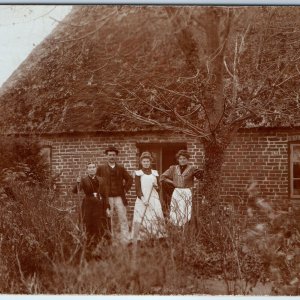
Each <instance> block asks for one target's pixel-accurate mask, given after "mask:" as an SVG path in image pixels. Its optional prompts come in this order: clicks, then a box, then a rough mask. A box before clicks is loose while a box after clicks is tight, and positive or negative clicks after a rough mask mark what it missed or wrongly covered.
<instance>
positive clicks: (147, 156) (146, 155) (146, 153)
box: [140, 151, 153, 161]
mask: <svg viewBox="0 0 300 300" xmlns="http://www.w3.org/2000/svg"><path fill="white" fill-rule="evenodd" d="M144 158H149V159H150V160H151V161H152V160H153V158H152V155H151V153H150V152H148V151H145V152H143V153H142V154H141V157H140V160H142V159H144Z"/></svg>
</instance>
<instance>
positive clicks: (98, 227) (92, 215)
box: [81, 196, 110, 244]
mask: <svg viewBox="0 0 300 300" xmlns="http://www.w3.org/2000/svg"><path fill="white" fill-rule="evenodd" d="M81 213H82V222H83V225H84V227H85V230H86V234H87V240H88V243H92V244H96V243H98V242H99V241H100V240H102V239H105V240H107V241H108V240H109V239H110V219H109V218H108V217H107V216H106V211H105V207H104V203H103V201H102V200H99V199H97V198H95V197H93V196H86V197H85V198H84V199H83V200H82V206H81Z"/></svg>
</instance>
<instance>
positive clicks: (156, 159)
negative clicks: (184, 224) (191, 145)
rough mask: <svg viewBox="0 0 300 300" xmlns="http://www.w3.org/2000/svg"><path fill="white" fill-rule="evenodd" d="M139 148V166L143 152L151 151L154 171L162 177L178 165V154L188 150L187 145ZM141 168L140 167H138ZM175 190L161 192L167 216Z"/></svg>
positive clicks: (147, 144) (140, 144)
mask: <svg viewBox="0 0 300 300" xmlns="http://www.w3.org/2000/svg"><path fill="white" fill-rule="evenodd" d="M137 148H138V150H139V151H138V157H137V161H138V165H139V157H140V155H141V153H142V152H144V151H149V152H150V153H151V154H152V157H153V162H152V169H155V170H157V171H158V173H159V174H160V175H161V174H162V173H163V172H165V171H166V170H167V169H168V168H169V167H170V166H171V165H175V164H177V160H176V153H177V152H178V151H179V150H187V144H186V143H139V144H137ZM138 167H140V165H139V166H138ZM172 192H173V188H171V189H170V187H169V188H168V187H164V188H163V189H161V190H160V198H161V199H162V204H163V210H164V213H165V215H167V214H168V210H169V205H170V201H171V196H172Z"/></svg>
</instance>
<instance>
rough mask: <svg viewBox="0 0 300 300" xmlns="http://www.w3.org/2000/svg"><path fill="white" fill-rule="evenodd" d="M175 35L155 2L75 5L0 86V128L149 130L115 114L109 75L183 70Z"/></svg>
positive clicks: (125, 79) (130, 79)
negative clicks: (151, 3) (140, 4)
mask: <svg viewBox="0 0 300 300" xmlns="http://www.w3.org/2000/svg"><path fill="white" fill-rule="evenodd" d="M193 9H201V7H199V8H197V7H195V8H193ZM175 34H176V33H175V32H174V30H172V29H171V24H170V22H169V20H168V18H167V15H166V12H165V10H164V9H162V8H161V7H155V6H153V7H151V6H146V7H143V6H122V7H118V6H75V7H74V8H73V9H72V11H71V12H70V14H69V15H68V16H67V17H66V18H65V19H64V20H63V21H62V22H59V24H58V26H57V27H56V28H55V30H53V32H52V33H51V34H50V35H49V36H48V37H47V38H45V40H44V41H43V42H42V43H41V44H40V45H38V46H37V47H36V48H35V49H34V50H33V51H32V53H31V54H30V55H29V56H28V57H27V59H26V60H25V61H24V62H23V63H22V64H21V65H20V66H19V68H18V69H17V70H16V71H15V72H14V73H13V74H12V75H11V77H10V78H9V79H8V80H7V82H6V83H5V84H4V85H3V87H2V89H1V90H0V105H1V110H0V133H30V132H34V133H63V132H95V131H137V130H154V129H155V128H154V127H153V126H152V127H151V126H149V125H144V124H142V123H137V122H136V121H130V120H128V119H127V118H125V117H123V116H121V113H122V109H121V108H120V106H118V105H117V104H116V102H113V98H114V95H115V98H116V99H122V92H121V89H118V85H117V84H116V78H118V80H117V82H118V84H120V82H121V83H122V84H124V87H125V88H126V85H127V84H129V83H130V85H131V86H134V85H136V86H139V85H140V84H141V82H145V79H147V80H148V81H151V78H149V76H150V75H149V74H151V76H155V77H156V82H157V81H158V80H157V78H159V80H161V81H162V82H163V84H164V86H166V85H167V84H168V80H169V81H170V80H171V79H172V77H174V78H175V75H176V76H177V77H178V76H181V73H180V72H182V70H185V71H187V72H188V67H187V65H186V61H185V60H184V58H183V56H182V55H183V54H182V52H181V50H180V49H179V48H178V45H177V44H176V42H175V38H174V35H175ZM199 34H201V33H199ZM198 39H200V40H201V36H199V37H198ZM178 72H179V73H178ZM184 74H185V75H186V74H187V73H186V72H185V73H184ZM173 75H174V76H173ZM170 83H171V82H170ZM124 87H123V90H124ZM145 89H147V87H145ZM107 94H109V95H110V97H107V96H106V95H107Z"/></svg>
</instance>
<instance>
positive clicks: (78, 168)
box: [44, 130, 300, 212]
mask: <svg viewBox="0 0 300 300" xmlns="http://www.w3.org/2000/svg"><path fill="white" fill-rule="evenodd" d="M293 140H300V131H298V132H297V131H294V132H293V133H291V132H290V133H288V132H287V131H281V132H280V131H272V130H258V131H251V130H244V131H241V132H240V133H239V134H238V136H237V137H236V138H235V139H234V141H233V142H232V144H231V145H230V146H229V147H228V149H227V151H226V155H225V164H224V167H223V171H222V174H223V175H222V180H223V182H222V183H221V184H222V194H223V196H224V199H226V200H233V201H240V200H241V199H243V198H245V197H246V194H247V193H246V187H247V186H248V184H249V183H250V181H251V180H256V181H257V182H258V186H259V188H260V189H261V192H262V195H263V196H264V197H266V198H268V199H269V200H272V201H273V202H274V203H275V204H277V203H283V202H285V201H288V142H289V141H293ZM183 141H185V142H187V148H188V151H190V152H191V154H192V156H191V163H192V164H196V165H199V164H200V165H201V163H202V161H203V151H202V146H201V145H200V144H199V143H198V142H197V141H195V140H193V139H190V138H186V137H184V136H179V135H175V134H173V135H170V134H163V133H162V134H159V135H158V134H157V135H154V134H138V133H132V134H130V135H121V134H114V135H113V136H108V135H100V134H99V135H96V134H95V135H85V136H71V135H70V136H48V137H47V138H46V137H45V138H44V143H45V144H46V145H50V146H51V148H52V171H53V173H57V172H59V171H60V170H62V171H63V173H62V175H61V177H60V179H59V181H58V188H59V190H60V193H61V195H63V196H64V197H67V198H70V199H76V198H75V197H74V195H73V194H72V193H71V191H70V190H71V188H72V186H73V184H74V182H75V180H76V177H77V176H78V175H79V174H80V175H81V176H83V175H85V170H86V163H87V162H88V161H91V160H92V161H95V162H96V163H97V164H101V163H104V162H105V154H104V150H105V149H106V147H107V145H112V144H113V145H115V146H116V147H117V148H118V149H119V150H120V153H119V158H118V160H119V162H120V163H122V164H124V165H125V167H126V168H127V170H128V171H129V173H130V174H133V171H134V170H136V169H137V166H138V160H137V157H138V149H137V147H136V144H137V143H165V142H183ZM198 192H199V191H198ZM129 199H130V205H129V211H130V212H132V208H133V205H134V199H135V195H134V188H132V189H131V191H130V194H129Z"/></svg>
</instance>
